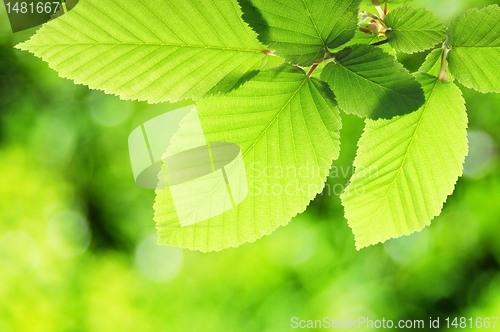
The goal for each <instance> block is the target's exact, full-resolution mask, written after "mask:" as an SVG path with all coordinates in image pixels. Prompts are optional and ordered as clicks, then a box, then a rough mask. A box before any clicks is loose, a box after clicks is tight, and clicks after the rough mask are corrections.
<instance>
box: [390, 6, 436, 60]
mask: <svg viewBox="0 0 500 332" xmlns="http://www.w3.org/2000/svg"><path fill="white" fill-rule="evenodd" d="M384 22H385V24H386V25H387V27H388V28H390V30H387V32H386V35H387V39H388V40H389V44H390V45H391V46H392V47H394V49H396V50H397V51H401V52H404V53H414V52H421V51H425V50H428V49H430V48H432V47H434V46H436V45H437V44H439V43H442V42H443V40H444V37H445V36H446V29H445V27H444V25H443V23H441V21H440V20H439V18H438V17H437V16H436V15H434V14H433V13H432V12H430V11H429V10H427V9H425V8H414V7H410V6H402V7H398V8H396V9H394V10H392V11H390V12H389V13H388V14H387V16H386V18H385V20H384Z"/></svg>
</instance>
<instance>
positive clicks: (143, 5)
mask: <svg viewBox="0 0 500 332" xmlns="http://www.w3.org/2000/svg"><path fill="white" fill-rule="evenodd" d="M241 14H242V13H241V10H240V8H239V6H238V4H237V3H236V0H185V1H173V0H167V1H154V0H142V1H139V0H127V1H117V0H113V1H100V0H87V1H81V2H80V4H79V5H78V6H76V7H75V9H73V10H72V11H71V12H69V13H68V14H66V15H63V17H61V18H58V19H57V20H54V21H51V22H49V23H47V24H45V25H44V26H43V27H42V28H41V29H40V30H38V32H37V33H36V35H35V36H33V37H32V38H31V39H30V40H28V41H27V42H25V43H22V44H20V45H18V46H17V48H19V49H22V50H28V51H30V52H32V53H34V54H35V55H36V56H38V57H41V58H42V59H43V60H45V61H47V62H48V63H49V66H50V67H51V68H53V69H55V70H56V71H58V72H59V75H60V76H62V77H66V78H70V79H73V80H74V81H75V82H76V83H81V84H86V85H88V86H89V87H90V88H93V89H100V90H104V91H106V92H107V93H112V94H116V95H119V96H120V97H121V98H122V99H138V100H147V101H149V102H151V103H157V102H163V101H177V100H180V99H186V98H194V99H197V98H200V97H201V96H203V95H205V94H207V93H208V92H210V91H212V92H213V91H214V89H215V90H223V91H226V90H229V89H231V88H232V87H234V86H235V85H236V84H238V81H240V80H241V79H242V77H243V76H244V75H245V74H246V73H247V72H248V71H251V70H255V69H259V68H260V67H261V65H262V64H263V63H264V61H265V54H263V53H262V51H263V50H264V47H263V45H261V44H260V43H259V42H258V40H257V36H256V34H255V32H253V31H252V30H251V29H250V27H248V26H247V25H246V24H245V23H244V22H243V20H242V19H241V17H240V16H241Z"/></svg>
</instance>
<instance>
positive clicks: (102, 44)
mask: <svg viewBox="0 0 500 332" xmlns="http://www.w3.org/2000/svg"><path fill="white" fill-rule="evenodd" d="M117 45H118V46H157V47H158V46H160V47H177V48H183V47H187V48H198V49H210V50H219V51H232V52H248V53H262V51H263V50H257V49H245V48H231V47H219V46H208V45H189V44H167V43H70V44H69V43H65V44H56V45H54V44H36V45H35V47H54V46H61V47H70V46H117ZM19 46H20V47H19V48H20V49H22V50H27V49H25V48H23V47H22V46H23V45H22V44H21V45H19Z"/></svg>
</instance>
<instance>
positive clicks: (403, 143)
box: [341, 74, 467, 249]
mask: <svg viewBox="0 0 500 332" xmlns="http://www.w3.org/2000/svg"><path fill="white" fill-rule="evenodd" d="M418 80H419V81H420V83H421V84H422V86H423V88H424V91H425V96H426V102H425V104H424V106H422V107H421V108H420V109H419V110H418V111H416V112H414V113H411V114H408V115H404V116H401V117H395V118H393V119H391V120H379V121H372V120H367V121H366V128H365V131H364V133H363V135H362V137H361V139H360V141H359V143H358V147H359V148H358V152H357V156H356V159H355V161H354V166H355V167H356V172H355V174H354V175H353V177H352V179H351V183H350V185H349V186H348V187H347V188H346V191H345V192H344V194H343V195H342V196H341V198H342V202H343V205H344V207H345V216H346V218H347V220H348V222H349V226H350V227H351V228H352V230H353V233H354V236H355V239H356V247H357V248H358V249H360V248H363V247H366V246H369V245H372V244H376V243H378V242H384V241H386V240H388V239H390V238H396V237H399V236H402V235H408V234H410V233H413V232H415V231H419V230H421V229H422V228H423V227H425V226H427V225H429V224H430V222H431V220H432V219H433V218H434V217H435V216H437V215H439V214H440V213H441V210H442V208H443V204H444V202H445V201H446V198H447V197H448V195H450V194H451V193H452V192H453V190H454V186H455V183H456V181H457V179H458V177H459V176H460V175H461V174H462V169H463V162H464V159H465V156H466V155H467V132H466V128H467V114H466V112H465V102H464V100H463V98H462V93H461V91H460V89H458V87H456V86H455V85H454V84H453V83H450V82H445V83H441V82H440V81H439V80H438V79H437V78H436V77H435V76H430V75H427V74H419V75H418Z"/></svg>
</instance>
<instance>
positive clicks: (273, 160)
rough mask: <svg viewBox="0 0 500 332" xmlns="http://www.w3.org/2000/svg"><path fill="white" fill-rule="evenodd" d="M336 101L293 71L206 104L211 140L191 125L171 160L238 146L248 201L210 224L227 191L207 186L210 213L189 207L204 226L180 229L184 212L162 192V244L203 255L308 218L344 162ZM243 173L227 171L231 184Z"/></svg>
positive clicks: (158, 207) (202, 106) (262, 76)
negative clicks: (207, 146)
mask: <svg viewBox="0 0 500 332" xmlns="http://www.w3.org/2000/svg"><path fill="white" fill-rule="evenodd" d="M333 100H334V96H333V94H332V92H331V90H330V89H329V88H328V86H327V85H326V84H325V83H323V82H321V81H319V80H318V79H316V78H310V77H307V76H306V75H305V73H304V71H303V70H301V69H299V68H295V67H292V66H288V65H287V66H281V67H277V68H272V69H269V70H266V71H262V72H261V73H259V74H258V75H257V76H255V77H254V78H252V79H251V80H250V81H248V82H247V83H245V84H244V85H243V86H242V87H240V88H239V89H237V90H234V91H233V92H231V93H229V94H226V95H220V96H212V97H209V98H206V99H203V100H201V101H199V102H198V104H197V108H198V113H199V117H200V120H201V125H202V127H203V131H204V135H203V134H201V135H200V134H199V135H195V134H194V132H196V130H193V127H196V125H193V121H185V123H184V124H181V129H180V131H179V132H178V134H177V137H176V139H175V140H173V141H172V142H171V143H172V144H171V146H170V147H169V149H168V150H167V154H169V153H170V154H171V153H173V152H176V151H183V150H186V149H190V148H192V147H193V146H192V145H193V143H192V142H203V140H204V139H205V138H206V140H207V141H208V142H231V143H234V144H237V145H238V146H239V147H240V149H241V154H242V157H243V161H244V169H245V170H246V172H245V174H246V182H245V180H244V178H243V179H242V178H241V173H240V177H239V182H238V181H233V185H232V189H233V194H234V192H237V196H238V195H240V194H238V193H241V191H242V190H241V189H238V188H242V187H245V183H246V184H247V186H248V194H247V195H246V198H244V199H243V201H241V203H239V204H237V205H236V206H235V207H233V208H231V209H230V210H228V211H226V212H224V213H223V214H219V215H217V216H212V217H210V218H209V219H206V218H204V216H203V215H201V216H200V214H202V213H201V212H199V211H201V210H203V211H214V210H218V209H219V208H220V204H222V203H221V198H220V197H217V195H213V193H216V192H217V191H218V190H217V188H219V187H220V186H224V185H225V183H224V181H220V180H219V182H218V183H217V184H215V185H214V184H213V183H211V184H210V186H208V185H202V186H200V187H198V188H197V190H196V191H193V192H192V194H193V195H198V194H200V193H205V194H206V193H208V194H206V195H207V197H206V199H205V200H204V204H205V206H201V204H199V205H195V206H192V205H191V204H187V203H186V207H185V208H186V209H191V210H194V211H195V212H194V214H197V216H196V217H199V218H198V219H199V220H198V222H196V223H193V224H191V225H188V226H181V222H180V220H179V215H180V214H181V213H183V211H181V209H182V206H181V208H177V209H176V205H175V204H173V198H172V194H171V193H170V191H171V188H172V186H170V187H169V183H167V184H166V185H167V189H158V190H157V199H156V202H155V206H154V208H155V221H156V223H157V229H158V232H159V241H160V243H162V244H167V245H173V246H178V247H181V248H189V249H196V250H200V251H213V250H221V249H224V248H227V247H236V246H238V245H240V244H242V243H245V242H253V241H255V240H256V239H258V238H260V237H262V236H264V235H267V234H270V233H271V232H272V231H274V230H275V229H276V228H278V227H279V226H281V225H285V224H287V223H288V222H289V221H290V219H291V218H292V217H294V216H295V215H296V214H298V213H300V212H302V211H304V210H305V208H306V206H307V205H308V204H309V202H310V201H311V200H312V199H313V198H314V197H315V196H316V194H317V193H319V192H321V190H322V188H323V186H324V183H325V181H326V177H327V175H328V174H329V169H330V166H331V163H332V161H333V159H335V158H337V157H338V155H339V130H340V127H341V122H340V116H339V111H338V109H337V107H336V105H335V103H334V101H333ZM198 144H199V143H198ZM236 168H238V167H234V168H232V169H227V170H226V173H227V178H229V179H231V178H233V177H234V176H235V174H236V175H238V170H236ZM165 169H166V167H165ZM239 169H240V170H239V171H241V165H240V167H239ZM167 171H168V170H167ZM166 178H167V182H169V181H170V180H169V177H168V175H167V177H166ZM242 181H243V182H242ZM234 183H236V184H234ZM234 188H236V190H235V189H234ZM240 196H241V195H240ZM240 198H241V197H240ZM207 205H208V206H207ZM177 206H178V207H179V206H180V205H179V204H177ZM196 211H198V212H196ZM205 217H206V216H205ZM204 219H206V220H204Z"/></svg>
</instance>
